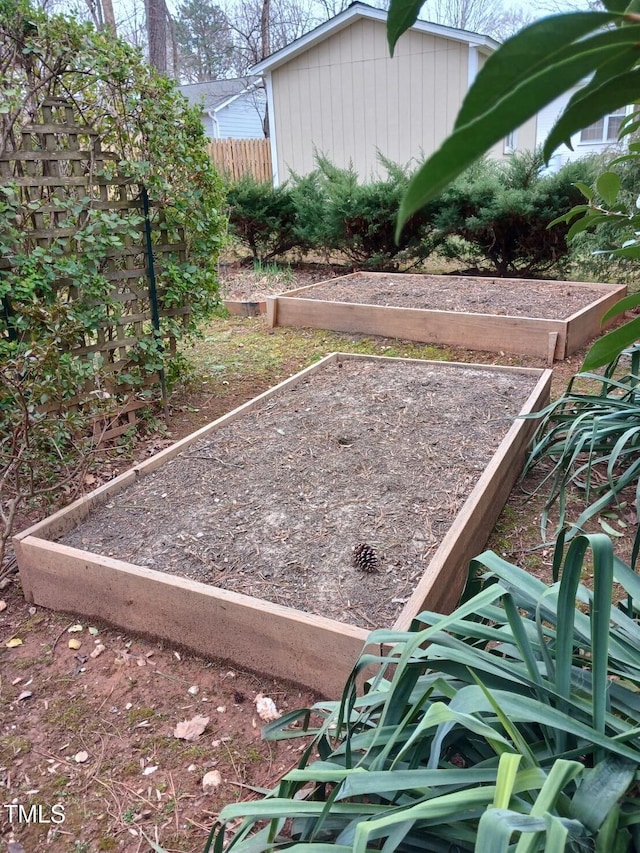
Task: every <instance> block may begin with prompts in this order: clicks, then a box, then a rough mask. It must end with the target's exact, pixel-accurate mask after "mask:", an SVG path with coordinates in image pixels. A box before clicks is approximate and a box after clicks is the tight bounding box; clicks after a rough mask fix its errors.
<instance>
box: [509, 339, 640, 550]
mask: <svg viewBox="0 0 640 853" xmlns="http://www.w3.org/2000/svg"><path fill="white" fill-rule="evenodd" d="M621 363H622V358H621V356H618V357H617V358H615V359H614V360H613V361H612V362H611V363H610V364H609V365H608V366H607V369H606V370H605V372H604V375H602V376H601V375H599V374H595V373H580V374H578V375H577V376H574V377H573V378H572V379H571V381H570V382H569V386H568V388H567V390H566V392H565V393H564V394H563V395H562V397H560V398H559V399H557V400H555V401H554V402H553V403H551V404H550V405H549V406H548V407H547V408H545V409H544V410H542V411H541V412H539V413H538V414H537V415H536V417H541V418H542V421H541V423H540V425H539V427H538V428H537V430H536V432H535V434H534V437H533V440H532V449H531V453H530V455H529V459H528V460H527V463H526V466H525V470H524V473H525V474H526V473H527V472H528V471H530V470H531V469H533V468H534V467H538V468H539V467H544V466H545V465H546V467H547V468H548V470H547V471H546V473H545V475H544V477H543V478H542V480H541V482H540V484H539V485H538V486H537V489H536V491H542V490H548V492H549V494H548V497H547V500H546V505H545V509H544V511H543V513H542V535H543V538H544V539H547V527H548V522H549V513H550V510H551V508H552V507H554V506H557V507H558V522H557V530H556V531H554V533H555V534H557V532H558V531H559V530H562V529H564V528H566V527H569V528H570V531H569V537H572V536H574V535H575V534H576V533H578V532H580V531H582V530H584V529H585V525H586V524H587V523H588V522H589V521H590V520H591V519H593V518H596V517H598V516H601V515H602V514H603V513H605V514H606V513H607V511H608V510H609V508H613V511H614V514H615V511H616V510H617V509H627V500H626V498H628V499H629V500H630V501H633V502H634V503H635V515H636V517H640V347H638V346H636V347H635V349H634V350H633V352H632V353H631V365H630V370H629V371H628V372H626V371H625V372H624V373H623V374H622V375H620V371H619V370H618V369H617V368H618V367H619V365H620V364H621ZM585 380H586V381H587V382H588V383H589V384H590V385H591V386H592V389H591V390H588V391H580V390H576V388H575V385H576V383H577V382H579V381H582V382H584V381H585ZM571 487H575V488H578V489H579V490H581V491H582V492H583V493H584V500H585V502H586V507H585V508H584V509H583V510H582V512H581V513H580V514H579V516H578V517H577V518H573V519H570V518H568V515H567V513H568V510H567V507H568V504H569V501H568V495H569V490H570V488H571ZM622 514H626V513H622ZM619 522H620V524H623V525H625V526H626V522H624V520H623V519H621V518H620V519H619ZM601 524H603V525H606V524H608V522H604V521H603V520H602V518H601ZM605 529H606V528H605ZM613 532H614V533H615V528H614V529H613ZM639 548H640V530H638V531H637V532H636V536H635V546H634V552H633V557H632V564H635V560H636V554H637V553H638V549H639Z"/></svg>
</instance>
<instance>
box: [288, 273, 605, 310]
mask: <svg viewBox="0 0 640 853" xmlns="http://www.w3.org/2000/svg"><path fill="white" fill-rule="evenodd" d="M602 295H603V293H602V291H601V290H598V289H597V288H590V287H583V286H581V287H572V286H571V284H569V283H567V282H559V281H537V280H535V281H534V280H520V279H501V278H474V277H470V276H469V277H467V276H424V275H411V274H406V275H397V274H396V275H389V276H385V275H382V274H380V273H378V274H376V275H367V274H366V273H358V274H357V275H355V276H353V277H350V278H339V279H338V280H336V281H327V282H326V283H322V284H318V285H316V286H315V287H313V288H311V289H309V290H306V291H305V292H304V293H301V294H299V296H300V297H302V298H304V299H321V300H326V301H333V302H351V303H357V304H359V305H384V306H397V307H399V308H423V309H430V310H437V311H458V312H466V313H471V314H499V315H504V316H513V317H534V318H540V319H549V320H562V319H565V318H567V317H570V316H571V315H572V314H575V313H576V312H577V311H580V310H581V309H582V308H586V306H587V305H589V304H590V303H592V302H595V300H596V299H599V298H600V297H601V296H602Z"/></svg>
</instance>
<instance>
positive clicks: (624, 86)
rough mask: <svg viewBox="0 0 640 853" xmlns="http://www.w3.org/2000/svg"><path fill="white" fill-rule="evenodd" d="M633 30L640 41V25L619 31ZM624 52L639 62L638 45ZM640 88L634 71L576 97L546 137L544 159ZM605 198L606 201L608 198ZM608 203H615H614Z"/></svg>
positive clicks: (639, 78)
mask: <svg viewBox="0 0 640 853" xmlns="http://www.w3.org/2000/svg"><path fill="white" fill-rule="evenodd" d="M631 30H633V31H634V33H635V36H634V40H635V41H636V42H637V41H638V40H639V39H640V27H629V28H628V29H627V28H624V29H621V30H617V31H616V32H619V33H624V34H626V33H630V32H631ZM624 55H625V56H628V57H629V58H630V59H632V60H634V61H637V59H638V49H637V47H636V45H635V44H632V46H630V47H629V48H628V49H627V51H625V52H624ZM639 91H640V70H634V71H628V72H627V73H626V74H619V75H618V76H617V77H613V78H612V79H611V80H607V81H606V82H605V83H602V84H601V85H600V86H599V87H598V88H597V89H594V90H592V91H589V92H588V93H586V94H585V95H583V96H582V97H580V98H577V99H576V100H574V101H573V102H572V103H570V104H569V105H568V106H567V107H566V109H565V110H564V112H563V113H562V115H561V116H560V118H559V119H558V121H557V122H556V123H555V125H554V126H553V127H552V129H551V132H550V133H549V136H548V137H547V139H546V140H545V143H544V148H543V156H544V158H545V160H548V159H549V158H550V157H551V155H552V154H553V152H554V151H555V149H556V148H557V147H558V146H559V145H562V143H563V142H564V143H565V144H567V145H568V146H569V147H571V137H572V136H573V134H574V133H577V132H578V131H579V130H582V129H583V128H585V127H588V126H589V125H590V124H593V122H595V121H598V119H600V118H602V116H603V115H606V114H607V113H611V112H613V111H614V110H616V109H618V108H619V107H626V106H627V104H630V103H633V101H634V99H636V98H637V97H638V92H639ZM605 201H607V200H606V199H605ZM607 203H608V204H613V202H607Z"/></svg>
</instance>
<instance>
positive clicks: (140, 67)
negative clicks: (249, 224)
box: [0, 0, 224, 570]
mask: <svg viewBox="0 0 640 853" xmlns="http://www.w3.org/2000/svg"><path fill="white" fill-rule="evenodd" d="M0 66H1V67H2V69H3V103H2V108H1V109H0V153H2V154H3V155H4V156H6V157H7V158H9V159H10V158H11V154H12V152H13V151H14V150H15V148H16V147H17V143H16V140H17V139H19V138H20V132H21V129H22V127H23V126H24V125H25V124H30V123H31V122H32V121H33V120H34V117H37V116H38V115H39V111H40V109H41V107H42V106H43V104H44V103H45V102H47V103H48V104H49V105H51V104H53V105H54V107H53V108H54V109H56V110H60V111H62V110H63V109H64V107H63V106H62V104H68V103H69V101H70V100H71V101H72V102H73V107H74V111H75V120H76V121H82V122H83V123H86V125H88V126H89V127H91V128H93V129H94V130H95V131H96V132H97V133H98V134H99V139H100V143H101V146H102V150H103V151H105V152H110V154H113V155H115V161H116V162H117V169H118V176H119V177H120V176H125V177H126V178H127V179H128V180H130V181H131V183H133V184H136V183H137V184H144V185H145V186H146V188H147V190H148V194H149V196H150V198H151V200H152V203H153V210H154V211H158V210H159V209H161V210H162V214H163V217H164V222H165V224H166V228H164V229H163V230H162V231H161V234H160V237H159V238H157V239H160V240H164V241H165V242H169V243H177V242H178V233H179V229H181V232H182V233H184V237H185V240H186V243H187V246H188V259H187V260H182V259H181V258H180V257H179V256H178V253H177V252H176V254H175V257H174V259H172V260H170V261H167V260H165V262H164V263H163V264H162V265H158V268H157V278H158V281H157V285H158V294H159V299H160V303H161V306H163V307H167V308H172V307H175V306H176V305H182V304H184V302H185V299H186V298H188V304H189V308H190V310H191V315H190V322H189V323H188V324H186V326H187V327H186V329H185V326H184V325H183V324H182V322H181V320H182V318H181V317H175V318H166V319H164V320H163V323H164V329H163V331H171V332H172V333H173V334H174V336H175V337H177V338H179V337H180V336H181V335H182V334H184V333H185V331H189V330H193V329H195V327H196V325H197V323H198V322H199V320H200V319H201V318H202V317H203V316H204V315H206V314H207V313H209V312H210V311H211V310H212V309H213V307H214V306H215V305H216V303H217V278H216V271H217V258H218V252H219V249H220V246H221V244H222V240H223V231H224V227H223V226H224V220H223V216H222V204H223V191H222V184H221V181H220V178H219V176H218V175H217V173H216V172H215V170H214V169H213V167H212V164H211V160H210V158H209V156H208V153H207V150H206V138H205V136H204V131H203V128H202V122H201V120H200V115H199V111H198V110H197V109H191V108H189V106H188V103H187V101H186V99H185V98H183V97H182V95H181V94H180V93H179V92H178V90H177V88H176V86H175V84H174V83H172V82H171V81H170V80H168V79H167V78H165V77H162V76H160V75H158V74H157V73H156V72H155V71H154V70H153V69H152V68H151V67H150V66H149V65H147V64H146V63H145V62H144V61H143V59H142V56H141V54H140V53H139V52H138V51H137V50H135V49H134V48H132V47H130V46H129V45H127V44H126V43H124V42H121V41H118V40H117V39H115V38H114V37H113V35H112V34H111V33H110V32H109V31H105V32H102V33H98V32H96V31H95V30H94V29H93V28H92V27H91V26H90V25H85V24H79V23H78V22H77V21H75V20H74V19H72V18H66V17H64V16H61V15H54V16H48V15H46V14H45V13H44V12H43V11H42V10H41V9H39V8H36V7H34V6H32V5H31V4H30V3H29V2H28V0H7V2H5V3H4V4H2V7H1V9H0ZM79 117H81V118H79ZM83 136H84V134H80V135H79V139H82V137H83ZM79 144H81V145H82V144H84V143H79ZM87 156H88V157H89V155H87ZM94 166H95V164H91V163H88V164H87V168H89V169H90V168H92V167H94ZM22 168H23V164H22V162H20V165H19V167H18V169H17V174H18V176H19V175H20V174H22V171H21V170H22ZM95 168H96V169H97V166H96V167H95ZM115 171H116V167H115V165H114V166H113V167H111V166H110V165H106V166H105V167H104V169H103V170H102V174H101V175H100V177H102V178H106V179H108V180H111V179H113V178H115ZM74 174H75V173H74ZM114 186H117V180H116V181H114ZM85 191H86V188H85V187H83V188H82V192H81V190H80V188H79V187H78V186H77V185H75V186H74V185H72V188H71V189H70V190H69V192H68V194H66V195H65V194H64V193H63V192H62V191H56V194H55V199H54V200H55V206H56V208H57V211H58V212H57V213H56V216H57V215H59V216H60V218H61V219H63V220H64V223H63V224H64V229H60V230H59V232H56V233H51V234H50V235H49V236H48V237H47V238H46V239H44V238H43V235H42V233H41V234H40V235H39V236H38V237H37V238H34V237H32V236H31V234H30V232H31V230H32V227H33V222H35V223H36V224H37V222H38V220H39V217H41V216H42V217H44V216H47V215H51V217H52V219H53V214H49V213H47V209H49V211H50V209H51V199H50V198H49V197H48V194H47V188H46V187H45V188H44V190H43V191H42V192H41V193H40V195H39V196H38V197H36V194H35V193H32V194H31V196H30V198H29V199H28V200H26V199H25V197H24V196H21V189H20V187H19V185H18V184H17V183H16V182H15V181H12V180H11V176H7V175H5V176H4V178H3V181H2V186H0V220H1V221H2V229H1V230H0V311H1V313H0V524H1V525H2V526H1V528H0V534H1V535H0V567H1V564H2V557H3V553H4V547H5V544H6V541H7V538H8V536H9V535H10V532H11V527H12V524H13V522H14V519H15V516H16V513H17V511H18V509H19V507H20V506H21V505H25V504H28V505H29V506H30V507H31V508H32V509H40V508H41V507H42V506H44V505H48V503H49V501H51V500H54V499H56V500H65V499H67V500H68V499H70V498H71V497H73V496H74V490H76V489H77V488H78V487H79V484H80V487H81V483H82V476H81V475H82V470H83V469H84V467H85V466H86V465H87V464H88V463H89V461H90V458H91V454H92V453H93V452H94V451H95V446H96V437H95V435H94V432H95V426H96V417H98V418H101V417H107V418H109V417H110V416H111V415H113V414H114V413H115V412H117V410H118V408H119V405H120V404H119V402H118V398H117V393H118V391H119V390H120V388H121V383H123V382H124V383H125V385H127V384H133V385H136V384H142V383H143V380H144V379H145V378H147V377H148V376H149V375H150V374H151V375H153V374H156V373H157V371H158V370H160V369H163V368H164V369H165V372H166V373H170V361H171V356H172V353H171V352H168V351H167V350H163V348H162V347H161V345H160V341H159V339H158V338H157V337H156V335H155V333H154V330H153V328H152V327H151V324H148V326H147V327H145V328H142V330H141V329H140V327H141V326H142V323H141V322H140V321H138V322H134V321H132V323H131V325H130V326H129V331H128V334H129V335H130V337H132V338H136V339H137V340H136V343H135V345H132V347H131V349H130V353H129V358H128V360H127V359H125V358H123V357H121V358H120V362H117V363H114V364H110V365H106V364H105V363H104V361H103V359H102V357H101V356H100V355H99V354H97V353H92V352H91V344H93V343H94V342H95V341H96V340H97V336H98V333H99V331H101V330H104V329H106V328H108V326H109V324H110V323H112V322H113V321H117V320H118V318H119V316H121V307H122V301H121V299H119V298H118V297H120V296H121V294H117V293H115V292H114V289H113V288H114V286H113V284H111V283H109V282H108V281H107V279H106V277H105V275H104V274H103V273H104V268H105V260H106V258H107V257H109V256H110V255H112V254H113V253H114V251H115V253H116V254H117V252H118V250H120V249H122V247H123V246H125V244H127V241H129V240H130V239H131V240H135V241H136V242H135V243H134V245H139V244H140V229H141V223H142V221H143V220H142V216H141V214H140V211H139V210H138V209H133V210H130V209H128V208H125V209H122V210H120V209H111V210H105V209H103V206H102V205H101V204H100V203H96V198H94V197H90V195H89V194H87V195H86V196H84V195H83V193H84V192H85ZM112 200H113V196H112ZM98 201H100V200H98ZM116 208H117V205H116ZM43 211H44V212H43ZM154 215H155V214H154ZM45 221H46V220H45ZM58 224H60V223H58ZM54 225H55V223H54V222H52V228H51V231H52V232H55V231H56V229H55V228H54V227H53V226H54ZM38 227H40V226H38ZM45 230H46V229H45ZM105 334H108V331H107V332H105ZM87 344H89V346H87ZM82 347H84V348H85V353H84V354H79V353H78V349H79V348H82ZM116 356H118V353H116ZM120 356H121V354H120ZM78 403H79V405H76V404H78ZM72 407H75V408H72ZM98 432H99V430H98ZM78 477H79V478H80V480H79V481H78ZM0 570H1V569H0Z"/></svg>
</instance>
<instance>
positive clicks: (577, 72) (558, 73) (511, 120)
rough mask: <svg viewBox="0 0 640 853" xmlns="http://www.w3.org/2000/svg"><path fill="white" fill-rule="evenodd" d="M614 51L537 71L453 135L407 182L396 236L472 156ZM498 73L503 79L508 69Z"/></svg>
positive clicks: (586, 55)
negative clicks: (501, 73)
mask: <svg viewBox="0 0 640 853" xmlns="http://www.w3.org/2000/svg"><path fill="white" fill-rule="evenodd" d="M615 50H617V48H616V47H615V46H612V45H605V46H600V47H598V48H596V49H595V50H593V51H587V52H585V53H579V54H578V55H577V56H574V57H571V58H570V59H567V60H565V61H563V62H561V63H558V64H557V65H553V66H551V67H548V68H545V69H543V70H541V71H539V72H537V73H536V74H535V75H533V76H532V77H529V78H528V79H527V80H526V81H525V82H523V83H522V84H521V85H519V86H517V87H516V88H515V89H513V90H512V91H511V92H510V93H509V94H508V95H506V96H505V97H504V98H502V100H501V101H499V102H498V103H497V104H496V105H495V106H494V107H493V108H491V109H489V110H488V111H487V112H485V113H484V114H483V115H481V116H480V117H479V118H477V119H475V120H474V121H471V122H469V123H468V124H466V125H465V126H463V127H459V128H458V129H457V130H456V131H454V133H452V135H451V136H450V137H449V138H448V139H446V140H445V142H444V143H443V145H442V146H441V147H440V148H439V149H438V150H437V151H436V152H435V153H434V154H433V155H432V156H431V157H430V158H429V159H428V160H427V162H426V163H424V164H423V166H422V167H421V168H420V169H419V170H418V172H417V173H416V174H415V175H414V176H413V178H412V179H411V181H410V183H409V186H408V188H407V191H406V193H405V195H404V198H403V199H402V203H401V205H400V211H399V213H398V227H397V231H396V238H397V239H399V237H400V233H401V230H402V225H403V223H404V222H406V220H407V219H408V218H409V217H410V216H411V215H412V214H413V213H415V212H416V211H417V210H419V209H420V208H421V207H423V206H424V205H425V204H426V203H427V202H428V201H429V200H430V199H431V198H433V197H434V196H436V195H437V194H438V193H439V192H440V191H441V190H443V189H444V188H445V187H446V186H447V185H448V184H449V183H450V182H451V181H452V180H453V179H454V178H455V177H457V176H458V175H459V174H460V173H461V172H463V171H464V170H465V169H466V168H467V167H468V166H469V165H471V163H473V162H474V160H476V159H477V157H478V156H480V155H481V154H483V153H484V152H485V151H487V150H488V149H489V148H490V147H491V146H492V145H493V144H495V143H496V142H498V141H499V140H501V139H503V138H504V137H505V136H506V135H507V133H509V132H510V131H511V130H512V129H513V128H516V127H519V126H520V125H521V124H523V123H524V122H525V121H526V120H527V119H529V118H531V116H533V115H535V114H536V113H537V112H538V110H540V109H541V108H542V107H543V106H545V105H546V104H548V103H549V102H550V101H553V100H554V99H555V98H556V97H558V96H559V95H561V94H562V93H563V92H564V91H566V89H567V88H570V87H571V86H573V85H574V84H576V83H578V82H579V81H580V80H581V79H582V78H583V77H584V76H585V75H587V74H589V73H590V72H591V71H593V69H594V68H595V67H597V66H598V64H599V63H600V62H601V61H603V60H605V59H606V58H607V57H608V56H610V55H611V52H612V51H615ZM504 74H505V75H506V76H507V79H509V76H508V75H509V69H508V68H504Z"/></svg>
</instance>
